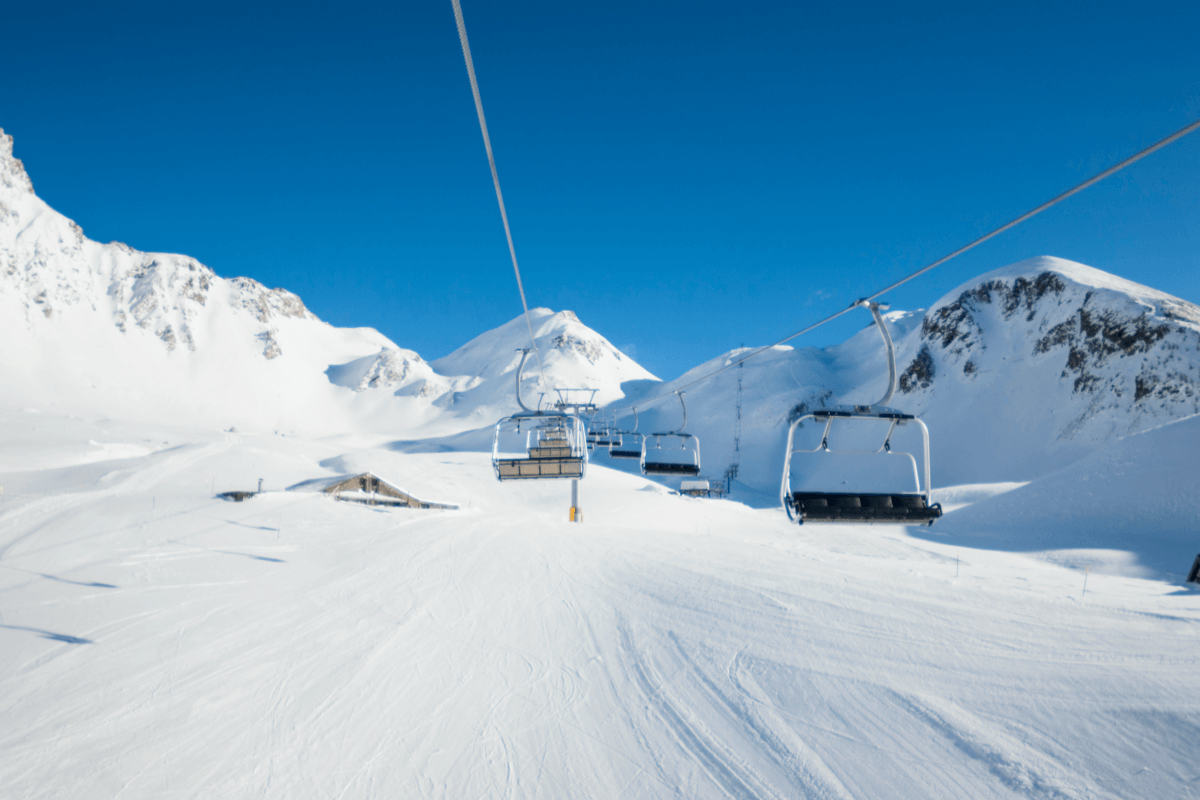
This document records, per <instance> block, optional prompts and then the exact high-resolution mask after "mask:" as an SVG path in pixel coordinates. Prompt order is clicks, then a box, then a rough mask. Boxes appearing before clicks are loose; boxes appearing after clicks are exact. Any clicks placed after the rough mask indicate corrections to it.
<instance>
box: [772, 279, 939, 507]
mask: <svg viewBox="0 0 1200 800" xmlns="http://www.w3.org/2000/svg"><path fill="white" fill-rule="evenodd" d="M856 305H861V306H866V307H867V308H869V309H870V311H871V315H872V316H873V317H874V319H875V324H876V326H877V327H878V328H879V331H880V334H881V335H882V336H883V341H884V345H885V346H886V349H887V357H888V388H887V393H886V394H885V395H884V396H883V398H882V399H880V400H879V402H877V403H874V404H872V405H869V406H839V407H837V408H831V409H821V410H819V411H814V412H813V413H811V414H805V415H803V416H801V417H800V418H799V419H797V420H795V421H794V422H792V424H791V426H790V427H789V428H788V437H787V448H786V451H785V454H784V459H783V480H782V484H781V486H780V500H781V502H782V503H783V508H784V511H786V512H787V515H788V518H789V519H793V520H795V521H796V522H797V523H799V524H801V525H803V524H804V523H805V522H855V523H892V524H900V525H932V524H933V522H934V520H936V519H937V518H938V517H940V516H942V507H941V505H940V504H938V503H932V502H931V499H930V467H929V429H928V428H927V427H925V423H924V422H922V421H921V420H920V419H918V418H917V417H916V416H914V415H912V414H905V413H903V412H900V411H897V410H895V409H894V408H889V407H888V406H887V405H886V404H887V403H888V402H890V401H891V399H892V395H893V394H895V390H896V354H895V349H894V348H893V346H892V337H891V335H890V334H889V333H888V330H887V326H886V325H885V324H884V321H883V317H882V315H881V314H880V313H879V310H880V308H883V309H884V310H886V309H887V307H886V306H881V305H880V304H879V303H875V302H868V301H865V300H860V301H859V302H858V303H857V304H856ZM805 420H812V421H813V422H816V423H818V424H823V425H824V430H823V431H822V432H821V443H820V444H819V445H818V446H816V447H814V448H811V449H796V448H795V446H794V442H795V436H796V429H797V428H798V427H799V426H800V425H801V424H802V423H803V422H804V421H805ZM835 424H836V425H840V426H846V425H851V426H854V425H857V426H860V427H861V426H863V425H864V424H866V425H874V426H879V427H883V426H886V433H885V434H884V436H883V441H882V443H881V444H880V445H879V447H878V448H876V449H874V450H872V449H866V450H863V449H834V448H831V447H830V445H829V438H830V432H831V431H832V430H833V429H834V426H835ZM909 425H916V426H917V427H918V428H919V430H920V432H921V443H922V464H923V474H924V481H923V482H922V480H921V473H920V472H918V469H917V460H916V457H915V456H913V455H912V454H911V453H906V452H899V451H896V450H893V449H892V435H893V434H894V433H895V432H896V430H897V429H898V428H902V427H906V426H909ZM796 453H800V454H813V455H815V457H816V458H818V459H819V458H821V457H822V455H825V454H830V453H839V454H853V455H862V456H868V457H872V458H900V459H907V460H908V462H909V463H910V464H911V466H912V477H913V482H914V484H915V488H914V489H913V490H912V491H899V492H887V493H880V492H810V491H793V490H792V471H791V470H792V456H793V454H796ZM922 485H923V486H924V488H922Z"/></svg>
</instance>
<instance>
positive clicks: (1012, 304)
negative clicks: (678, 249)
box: [616, 257, 1200, 497]
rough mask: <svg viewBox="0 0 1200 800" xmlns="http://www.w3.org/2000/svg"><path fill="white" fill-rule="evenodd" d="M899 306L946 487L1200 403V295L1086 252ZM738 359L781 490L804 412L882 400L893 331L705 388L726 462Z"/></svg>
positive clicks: (692, 417)
mask: <svg viewBox="0 0 1200 800" xmlns="http://www.w3.org/2000/svg"><path fill="white" fill-rule="evenodd" d="M863 317H864V323H865V322H866V321H867V320H869V317H868V316H867V313H866V312H865V311H864V312H863ZM886 318H887V320H888V324H889V326H890V329H891V332H892V336H893V338H894V340H895V343H896V359H897V364H898V367H899V370H900V378H899V390H898V391H897V393H896V396H895V398H894V399H893V401H892V405H893V406H895V407H897V408H899V409H901V410H903V411H907V412H910V413H915V414H918V415H920V416H921V417H922V418H923V419H924V420H925V421H926V423H927V424H928V425H929V428H930V436H931V443H932V450H933V456H932V461H933V473H934V485H935V486H937V485H954V484H962V483H976V482H983V481H1024V480H1030V479H1032V478H1035V477H1038V476H1040V475H1044V474H1046V473H1048V472H1051V471H1053V470H1055V469H1058V468H1060V467H1062V466H1064V465H1065V464H1069V463H1071V462H1073V461H1075V460H1076V459H1078V458H1081V457H1082V456H1084V455H1086V454H1088V453H1090V452H1092V451H1094V450H1095V449H1097V448H1098V447H1101V446H1103V445H1105V444H1107V443H1109V442H1111V441H1113V440H1115V439H1117V438H1118V437H1122V436H1128V435H1130V434H1134V433H1138V432H1140V431H1145V430H1148V429H1150V428H1153V427H1156V426H1158V425H1162V424H1165V423H1167V422H1170V421H1172V420H1176V419H1180V418H1182V417H1186V416H1188V415H1192V414H1197V413H1200V308H1198V307H1197V306H1195V305H1193V304H1192V303H1189V302H1186V301H1184V300H1181V299H1179V298H1176V297H1172V296H1170V295H1167V294H1164V293H1162V292H1159V291H1156V290H1154V289H1151V288H1148V287H1145V286H1141V285H1139V284H1136V283H1133V282H1131V281H1127V280H1124V279H1122V278H1119V277H1117V276H1115V275H1111V274H1109V273H1106V272H1102V271H1100V270H1097V269H1093V268H1091V267H1087V266H1084V265H1083V264H1078V263H1075V262H1072V261H1067V260H1065V259H1060V258H1050V257H1040V258H1033V259H1029V260H1026V261H1022V262H1020V263H1017V264H1013V265H1011V266H1008V267H1005V268H1003V269H998V270H995V271H993V272H989V273H987V274H985V275H981V276H979V277H978V278H975V279H973V280H971V281H969V282H967V283H965V284H963V285H962V286H960V287H959V288H957V289H955V290H954V291H953V292H950V293H949V294H947V295H946V296H945V297H943V298H942V299H941V300H939V301H938V302H937V303H935V304H934V305H933V306H932V308H930V309H929V311H928V312H927V313H921V312H891V313H889V314H887V315H886ZM744 352H745V351H742V350H735V351H731V352H729V353H727V354H725V355H723V356H721V357H720V358H717V359H713V360H712V361H709V362H707V363H705V364H702V365H700V366H699V367H696V368H695V369H693V370H691V371H689V372H688V373H687V374H685V375H683V376H681V377H680V378H678V379H677V380H675V381H672V382H670V383H667V384H664V385H662V386H650V387H646V388H645V389H644V390H643V391H642V392H640V393H638V394H634V395H631V397H630V402H632V403H634V404H636V403H637V402H638V401H639V400H645V399H649V398H652V397H659V396H661V395H662V394H664V393H666V392H670V391H672V390H673V389H674V388H675V387H677V386H682V385H685V384H687V383H689V382H691V381H692V380H694V379H695V378H696V377H698V376H700V375H703V374H705V373H707V372H711V371H713V370H715V369H716V368H718V367H720V366H722V365H723V364H727V363H730V361H732V360H736V359H737V358H738V357H740V356H741V355H742V354H743V353H744ZM739 372H740V373H741V379H742V384H743V398H742V409H743V421H742V437H741V458H740V462H741V472H740V475H739V479H740V480H741V481H743V482H744V483H746V484H748V485H749V486H750V487H752V488H754V489H757V490H760V491H762V492H764V493H766V495H767V496H768V497H769V496H770V495H772V494H773V493H774V492H775V491H776V487H777V486H778V484H779V479H780V468H781V466H782V462H783V449H784V439H783V431H784V430H785V429H786V425H787V423H788V421H789V420H790V419H794V418H795V416H796V415H799V414H801V413H803V412H804V411H808V410H812V409H815V408H820V407H822V406H826V405H834V404H838V403H867V402H872V401H875V400H878V398H879V397H880V396H882V394H883V391H884V386H885V383H886V379H887V367H886V361H885V356H884V348H883V344H882V341H881V340H880V337H879V334H878V332H877V331H876V329H875V328H874V326H873V325H868V326H867V327H865V328H864V329H863V330H862V331H860V332H859V333H858V334H856V335H855V336H853V337H851V338H850V339H849V340H847V341H846V342H843V343H842V344H840V345H836V346H834V347H829V348H824V349H815V348H801V349H793V348H790V347H779V348H776V349H775V350H774V351H772V352H768V353H764V354H763V355H761V356H759V357H758V358H756V359H753V360H751V361H750V362H748V363H747V364H745V365H744V366H743V367H740V368H738V369H731V370H727V371H726V372H724V373H722V374H721V375H719V376H717V377H716V378H714V379H713V380H711V381H708V382H706V383H703V384H700V385H698V386H696V387H694V388H692V389H690V390H689V391H688V393H687V395H686V397H687V402H688V413H689V417H688V419H689V423H688V429H689V431H691V432H693V433H696V434H697V435H699V436H700V438H701V440H702V444H703V460H704V468H705V472H707V473H708V474H709V475H710V476H711V477H719V476H720V475H722V474H723V472H724V470H725V467H726V466H727V465H728V464H730V463H731V462H732V461H733V460H734V454H733V418H734V410H735V407H736V401H737V397H736V395H737V381H738V377H739ZM621 405H624V403H622V404H621ZM679 414H680V411H679V406H678V403H676V402H675V401H674V399H670V400H667V401H665V402H662V403H660V404H658V405H656V406H655V407H654V408H653V409H645V410H641V412H640V414H639V416H640V424H641V426H642V427H641V430H643V431H648V430H670V429H672V428H673V427H675V426H677V425H678V422H679ZM629 421H631V420H629ZM616 466H619V464H618V465H616ZM801 469H802V468H801ZM864 469H865V467H864Z"/></svg>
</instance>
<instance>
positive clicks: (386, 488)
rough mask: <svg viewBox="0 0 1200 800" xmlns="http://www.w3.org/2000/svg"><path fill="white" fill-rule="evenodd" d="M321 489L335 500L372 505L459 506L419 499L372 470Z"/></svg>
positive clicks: (449, 507)
mask: <svg viewBox="0 0 1200 800" xmlns="http://www.w3.org/2000/svg"><path fill="white" fill-rule="evenodd" d="M321 491H323V492H324V493H325V494H327V495H330V496H332V497H333V499H334V500H344V501H346V502H349V503H364V504H366V505H372V506H407V507H408V508H445V509H457V508H458V506H456V505H452V504H450V503H434V502H431V501H427V500H419V499H417V498H416V497H413V496H412V495H411V494H409V493H408V492H406V491H404V490H403V489H399V488H397V487H395V486H393V485H392V484H390V483H388V482H387V481H385V480H383V479H382V478H380V477H379V476H378V475H375V474H374V473H371V472H364V473H362V474H360V475H351V476H349V477H341V478H338V479H337V480H335V481H333V482H332V483H329V484H328V485H326V486H325V487H324V488H323V489H322V490H321Z"/></svg>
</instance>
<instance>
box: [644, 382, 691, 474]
mask: <svg viewBox="0 0 1200 800" xmlns="http://www.w3.org/2000/svg"><path fill="white" fill-rule="evenodd" d="M675 394H676V395H678V397H679V403H680V405H682V406H683V424H682V425H680V426H679V430H675V431H668V432H667V433H651V434H649V435H647V436H646V439H645V441H644V442H643V444H642V474H643V475H682V476H684V477H691V476H693V475H699V474H700V440H699V439H698V438H697V437H695V436H692V435H691V434H690V433H684V432H683V429H684V428H685V427H687V405H686V404H685V403H684V402H683V392H676V393H675Z"/></svg>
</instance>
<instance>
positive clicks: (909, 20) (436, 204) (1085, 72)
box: [0, 0, 1200, 378]
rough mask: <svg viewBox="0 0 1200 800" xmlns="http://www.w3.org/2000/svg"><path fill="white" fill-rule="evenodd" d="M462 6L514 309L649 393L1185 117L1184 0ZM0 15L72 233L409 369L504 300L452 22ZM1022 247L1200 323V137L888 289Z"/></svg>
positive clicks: (30, 156)
mask: <svg viewBox="0 0 1200 800" xmlns="http://www.w3.org/2000/svg"><path fill="white" fill-rule="evenodd" d="M463 1H464V12H465V16H466V21H467V26H468V31H469V33H470V36H471V41H472V47H473V50H474V56H475V63H476V67H477V69H478V71H479V78H480V84H481V89H482V92H483V99H484V105H485V108H486V110H487V113H488V118H489V124H490V127H491V132H492V137H493V143H494V145H495V148H496V153H497V160H498V163H499V169H500V178H501V181H502V183H503V186H504V190H505V195H506V199H507V201H508V208H509V214H510V217H511V219H512V224H513V230H514V234H515V238H516V242H517V251H518V255H519V257H520V259H521V262H522V269H523V272H524V274H525V277H526V281H527V288H528V292H529V299H530V302H531V304H533V305H541V306H548V307H550V308H553V309H556V310H560V309H564V308H569V309H572V310H574V311H575V312H577V313H578V314H579V316H580V317H581V318H582V319H583V321H584V322H585V323H587V324H589V325H591V326H592V327H594V328H596V329H597V330H598V331H600V332H601V333H602V334H604V335H605V336H607V337H608V338H609V339H610V340H611V341H612V342H613V343H614V344H616V345H617V346H619V347H622V348H627V349H629V350H631V351H633V354H634V355H635V356H636V357H637V358H638V360H640V361H641V362H642V363H643V364H645V365H646V366H647V367H648V368H649V369H650V370H652V371H654V372H656V373H657V374H659V375H660V376H661V377H664V378H671V377H675V376H676V375H678V374H679V373H681V372H682V371H684V370H686V369H688V368H690V367H692V366H694V365H696V364H697V363H699V362H701V361H703V360H705V359H708V358H711V357H713V356H715V355H717V354H719V353H721V352H723V351H725V350H728V349H730V348H732V347H736V346H738V345H739V344H742V343H745V344H746V345H754V344H762V343H766V342H769V341H773V340H775V339H777V338H779V337H781V336H782V335H786V334H787V333H790V332H792V331H793V330H796V329H798V328H800V327H802V326H803V325H805V324H807V323H808V322H810V321H812V320H814V319H816V318H818V317H821V316H824V315H826V314H827V313H829V312H831V311H832V310H835V309H837V308H840V307H842V306H844V305H846V304H848V303H849V302H850V301H851V300H853V299H854V298H855V297H858V296H861V295H863V294H866V293H867V292H869V291H870V290H872V289H873V288H876V287H878V286H880V285H883V284H886V283H887V282H890V281H892V280H893V279H895V278H897V277H899V276H901V275H902V274H904V273H906V272H909V271H911V270H913V269H915V268H917V267H919V266H922V265H924V264H925V263H928V262H930V261H932V260H934V259H935V258H937V257H939V256H941V255H943V254H945V253H946V252H949V251H951V250H953V249H955V248H956V247H958V246H959V245H961V244H964V243H965V242H967V241H969V240H970V239H972V238H974V237H976V236H977V235H979V234H981V233H983V232H985V231H986V230H988V229H990V228H992V227H994V226H996V225H998V224H1000V223H1002V222H1004V221H1006V220H1007V219H1009V218H1011V217H1013V216H1016V215H1017V214H1019V213H1021V212H1023V211H1025V210H1028V209H1029V208H1030V207H1032V206H1034V205H1036V204H1038V203H1040V202H1042V201H1043V200H1045V199H1048V198H1049V197H1051V196H1053V195H1055V194H1057V193H1058V192H1059V191H1061V190H1063V189H1065V188H1067V187H1069V186H1071V185H1073V184H1075V183H1076V182H1078V181H1080V180H1082V179H1083V178H1085V177H1087V176H1088V175H1089V174H1091V173H1092V172H1095V171H1098V170H1100V169H1102V168H1103V167H1106V166H1108V165H1109V164H1111V163H1113V162H1115V161H1117V160H1119V159H1120V158H1122V157H1124V156H1126V155H1128V154H1130V153H1132V152H1134V151H1136V150H1137V149H1140V148H1141V147H1143V146H1145V145H1147V144H1149V143H1150V142H1152V141H1154V140H1156V139H1158V138H1160V137H1162V136H1164V135H1166V134H1167V133H1170V132H1171V131H1173V130H1174V129H1176V128H1179V127H1181V126H1183V125H1184V124H1186V123H1187V122H1190V121H1192V120H1194V119H1196V118H1198V117H1200V55H1198V52H1200V51H1198V48H1197V31H1198V30H1200V4H1197V3H1195V2H1180V3H1154V2H1149V3H1146V2H1138V3H1134V2H1130V3H1115V4H1106V3H1082V2H1080V3H1057V4H1054V3H1050V4H1047V3H1044V2H1039V3H1028V4H1020V3H1003V4H1000V3H995V4H991V6H990V7H987V8H984V7H981V4H967V3H955V4H950V3H945V4H907V3H878V4H873V3H821V4H816V3H766V4H758V3H741V2H721V3H714V2H644V1H643V2H614V1H612V0H609V1H608V2H603V3H568V2H508V3H500V2H488V3H485V2H479V1H478V0H463ZM3 26H4V29H5V32H4V35H3V41H4V44H3V47H0V74H2V75H3V76H4V80H3V88H2V89H0V127H3V128H4V129H5V130H6V131H7V132H9V133H11V134H13V135H14V136H15V137H16V148H17V155H18V156H19V157H21V158H23V159H24V160H25V162H26V165H27V166H28V168H29V171H30V173H31V175H32V177H33V180H34V186H35V188H36V189H37V191H38V193H39V194H40V195H41V196H42V197H43V198H44V199H45V200H46V201H48V202H49V203H50V204H51V205H52V206H54V207H55V208H57V209H58V210H60V211H62V212H63V213H65V214H67V215H68V216H70V217H72V218H73V219H75V220H76V221H78V222H79V223H80V224H81V225H82V226H83V228H84V230H85V232H86V233H87V234H88V235H89V236H90V237H91V238H93V239H97V240H100V241H109V240H113V239H116V240H120V241H124V242H126V243H128V244H130V245H132V246H134V247H137V248H139V249H142V250H162V251H172V252H182V253H187V254H190V255H193V256H196V257H197V258H199V259H200V260H201V261H203V262H204V263H206V264H208V265H209V266H210V267H212V268H213V269H214V270H216V271H217V273H218V274H221V275H224V276H227V277H232V276H236V275H247V276H250V277H253V278H256V279H258V280H260V281H262V282H263V283H266V284H268V285H269V286H283V287H286V288H288V289H290V290H292V291H295V292H296V293H298V294H299V295H300V296H301V297H302V298H303V299H304V301H305V302H306V303H307V304H308V306H309V307H310V308H311V309H312V310H313V311H314V312H316V313H317V314H318V315H320V316H321V317H322V318H324V319H326V320H328V321H330V322H332V323H334V324H337V325H347V326H355V325H369V326H373V327H376V328H378V329H379V330H381V331H383V332H384V333H385V334H387V335H388V336H389V337H391V338H392V339H393V340H395V341H396V342H397V343H398V344H399V345H401V346H403V347H408V348H411V349H414V350H416V351H418V352H419V353H421V354H422V355H423V356H424V357H426V358H428V359H433V358H436V357H439V356H442V355H445V354H446V353H448V352H450V351H451V350H453V349H454V348H455V347H457V346H459V345H461V344H463V343H464V342H466V341H467V340H468V339H470V338H471V337H473V336H475V335H476V334H478V333H480V332H482V331H483V330H485V329H487V328H490V327H493V326H495V325H499V324H501V323H503V322H505V321H507V320H509V319H511V318H512V317H514V316H516V315H517V314H518V313H519V312H520V301H519V299H518V296H517V292H516V287H515V283H514V281H513V278H512V270H511V267H510V265H509V262H508V255H507V251H506V248H505V244H504V237H503V231H502V228H501V225H500V220H499V215H498V213H497V211H496V208H495V198H494V195H493V193H492V188H491V179H490V176H489V174H488V170H487V162H486V160H485V157H484V152H483V146H482V143H481V140H480V136H479V130H478V126H477V123H476V121H475V112H474V108H473V105H472V101H471V96H470V90H469V86H468V83H467V77H466V72H465V69H464V67H463V63H462V56H461V53H460V51H459V45H458V38H457V34H456V32H455V27H454V18H453V14H452V12H451V7H450V3H449V0H445V2H440V1H438V2H390V3H361V2H359V3H356V2H338V3H332V2H330V3H304V2H287V3H283V2H278V3H276V2H239V3H216V2H195V3H188V4H184V3H162V2H143V3H138V2H121V1H120V0H116V1H115V2H106V3H64V2H55V1H54V0H39V2H37V3H22V4H8V5H7V6H6V7H5V9H4V12H3ZM1043 254H1049V255H1058V256H1063V257H1066V258H1072V259H1075V260H1078V261H1082V262H1084V263H1087V264H1091V265H1092V266H1095V267H1099V268H1101V269H1106V270H1109V271H1112V272H1116V273H1118V274H1120V275H1123V276H1125V277H1128V278H1131V279H1133V280H1137V281H1140V282H1143V283H1147V284H1150V285H1153V286H1155V287H1158V288H1160V289H1163V290H1166V291H1169V292H1172V293H1174V294H1177V295H1180V296H1182V297H1184V298H1186V299H1189V300H1192V301H1200V278H1198V277H1197V276H1198V274H1200V273H1198V270H1197V267H1198V266H1200V134H1194V135H1193V136H1192V137H1190V138H1189V139H1185V140H1183V141H1182V142H1180V143H1178V144H1176V145H1173V146H1172V147H1171V148H1169V149H1168V150H1165V151H1162V152H1160V153H1158V154H1156V155H1154V156H1152V157H1150V158H1149V159H1147V160H1146V161H1144V162H1142V163H1141V164H1139V165H1137V166H1135V167H1133V168H1132V169H1130V170H1128V171H1127V172H1126V173H1123V174H1122V175H1120V176H1118V177H1116V178H1114V179H1111V180H1110V181H1109V182H1107V183H1106V184H1103V185H1101V186H1099V187H1096V188H1094V189H1091V190H1089V191H1088V192H1087V193H1085V194H1083V195H1080V196H1078V197H1076V198H1073V199H1071V200H1069V201H1067V203H1066V204H1064V205H1062V206H1060V207H1058V208H1056V209H1054V210H1052V211H1050V212H1048V213H1046V214H1045V215H1043V216H1042V217H1040V218H1038V219H1036V220H1034V221H1033V222H1031V223H1028V224H1026V225H1025V226H1023V227H1021V228H1018V229H1017V230H1016V231H1013V232H1011V233H1008V234H1005V235H1004V236H1003V237H1002V238H999V239H997V240H994V241H993V242H991V243H989V244H987V245H984V246H983V247H981V248H979V249H978V250H976V251H974V252H972V253H971V254H968V255H967V256H964V257H962V258H961V259H959V260H956V261H954V262H951V264H950V265H947V266H946V267H943V268H940V269H939V270H938V271H936V272H935V273H933V274H932V275H930V276H929V277H928V278H926V279H922V280H920V281H919V282H916V283H914V284H911V285H910V286H909V287H906V288H904V289H902V290H899V291H897V292H896V294H895V296H894V297H892V298H890V299H891V300H892V302H893V306H894V307H898V308H914V307H922V306H925V305H928V304H929V303H930V302H932V301H934V300H935V299H936V298H937V297H939V296H940V295H941V294H943V293H944V292H946V291H948V290H950V289H952V288H953V287H954V286H956V285H957V284H959V283H961V282H963V281H965V280H967V279H968V278H970V277H973V276H974V275H976V274H978V273H981V272H984V271H986V270H989V269H993V268H995V267H999V266H1003V265H1004V264H1007V263H1011V262H1012V261H1016V260H1019V259H1021V258H1026V257H1029V256H1034V255H1043ZM862 316H863V318H862V319H854V320H851V321H847V322H845V324H841V325H839V326H830V328H829V329H827V330H822V331H821V332H819V333H818V334H816V335H814V336H812V337H810V338H808V339H806V340H802V341H798V342H797V344H828V343H830V342H833V341H839V340H841V339H842V338H844V337H845V336H846V335H847V333H848V332H850V331H851V330H854V329H856V328H858V327H861V326H862V325H865V324H866V323H867V321H868V318H867V317H866V315H865V314H863V315H862Z"/></svg>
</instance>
